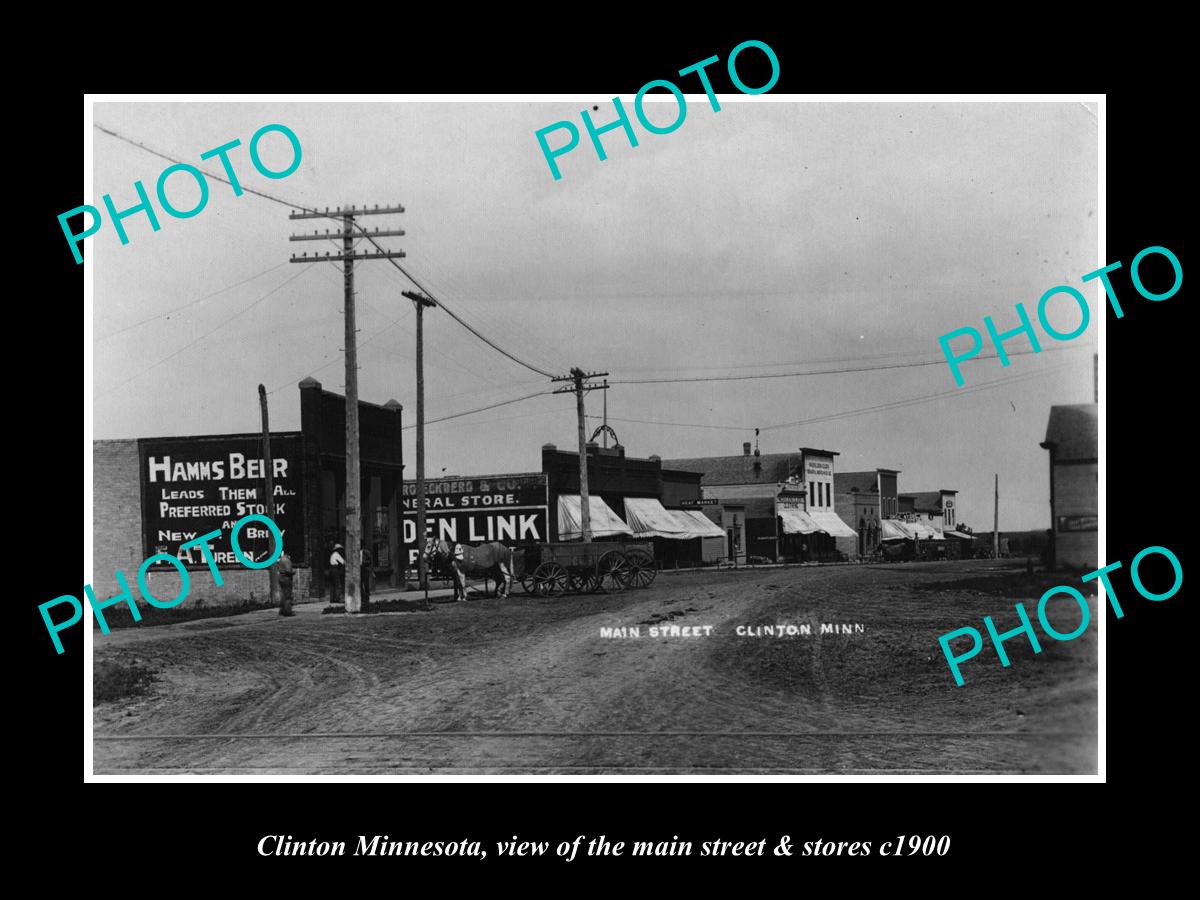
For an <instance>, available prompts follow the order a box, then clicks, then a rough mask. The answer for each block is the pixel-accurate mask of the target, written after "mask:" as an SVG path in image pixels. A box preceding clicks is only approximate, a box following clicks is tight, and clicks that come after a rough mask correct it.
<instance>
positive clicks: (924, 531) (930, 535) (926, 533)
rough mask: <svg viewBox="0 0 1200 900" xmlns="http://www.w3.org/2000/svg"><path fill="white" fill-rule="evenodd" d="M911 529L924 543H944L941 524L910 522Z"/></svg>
mask: <svg viewBox="0 0 1200 900" xmlns="http://www.w3.org/2000/svg"><path fill="white" fill-rule="evenodd" d="M909 527H910V528H912V530H913V533H914V534H916V536H917V537H919V538H920V539H921V540H923V541H944V540H945V539H946V538H945V537H943V535H942V527H941V525H940V524H935V523H933V522H909Z"/></svg>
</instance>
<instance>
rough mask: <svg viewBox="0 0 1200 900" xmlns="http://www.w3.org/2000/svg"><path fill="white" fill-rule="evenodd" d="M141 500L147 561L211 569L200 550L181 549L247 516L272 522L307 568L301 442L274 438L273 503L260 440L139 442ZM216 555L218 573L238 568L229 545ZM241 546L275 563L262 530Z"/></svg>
mask: <svg viewBox="0 0 1200 900" xmlns="http://www.w3.org/2000/svg"><path fill="white" fill-rule="evenodd" d="M138 456H139V463H140V472H141V492H142V539H143V545H144V546H143V549H144V550H145V555H146V556H151V555H153V554H155V553H169V554H170V555H172V556H175V557H178V558H179V559H180V560H181V561H183V563H184V564H185V565H187V566H189V567H192V568H207V563H205V561H204V556H203V554H202V553H201V550H200V548H199V547H192V548H190V549H188V550H181V549H180V545H181V544H185V543H187V542H188V541H191V540H194V539H195V538H197V537H200V536H201V535H203V534H208V533H209V532H211V531H215V530H217V529H220V530H221V531H229V530H230V529H231V528H232V527H233V523H234V522H236V521H237V520H238V519H240V518H241V517H243V516H247V515H251V514H254V513H258V514H261V515H265V516H269V517H270V518H271V519H273V520H274V522H275V524H276V525H278V526H279V529H280V531H282V532H283V546H284V549H285V550H286V551H287V552H288V555H289V556H291V557H292V561H293V562H295V563H303V562H304V510H303V507H302V503H301V501H302V493H303V492H302V490H301V472H300V460H301V440H300V436H299V435H273V436H272V437H271V456H272V457H273V463H272V469H273V472H272V481H273V488H274V497H273V498H271V502H270V503H268V502H267V498H266V480H265V479H266V464H265V461H264V460H263V458H262V438H261V437H254V436H249V435H247V436H219V437H211V438H209V437H200V438H161V439H159V438H152V439H148V440H142V441H138ZM213 543H214V545H215V546H214V549H213V551H212V554H213V557H214V558H215V561H216V564H217V566H218V567H219V568H236V567H239V566H240V565H241V564H240V563H239V562H238V560H237V559H236V557H235V556H234V555H233V552H232V551H231V550H230V549H229V546H230V545H229V540H228V538H227V537H226V539H225V540H224V541H221V542H220V543H219V545H218V543H217V542H215V541H214V542H213ZM239 545H240V546H241V548H242V551H243V552H244V553H245V554H246V555H247V556H249V557H251V558H253V559H255V560H258V559H265V558H266V557H268V556H269V555H270V552H271V547H270V538H269V534H268V533H267V531H266V529H265V528H261V529H260V528H246V529H244V531H243V532H242V534H241V535H240V536H239Z"/></svg>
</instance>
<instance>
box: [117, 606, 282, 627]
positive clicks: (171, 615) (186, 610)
mask: <svg viewBox="0 0 1200 900" xmlns="http://www.w3.org/2000/svg"><path fill="white" fill-rule="evenodd" d="M277 608H278V604H275V603H272V602H270V601H269V600H254V601H250V600H243V601H242V602H241V603H227V604H222V605H220V606H207V605H204V606H186V607H182V608H181V607H174V608H172V609H157V608H156V607H153V606H145V607H143V606H138V611H139V612H141V614H142V620H141V621H140V622H136V621H134V618H133V615H132V614H131V613H130V612H129V610H128V608H127V607H125V606H124V605H122V606H121V607H120V608H112V609H106V610H105V611H104V620H105V621H106V622H108V627H109V628H133V627H136V628H146V627H148V626H154V625H172V624H174V623H177V622H194V621H195V620H197V619H218V618H223V617H224V616H240V615H241V614H242V613H248V612H255V611H257V610H260V609H277ZM96 627H99V626H96Z"/></svg>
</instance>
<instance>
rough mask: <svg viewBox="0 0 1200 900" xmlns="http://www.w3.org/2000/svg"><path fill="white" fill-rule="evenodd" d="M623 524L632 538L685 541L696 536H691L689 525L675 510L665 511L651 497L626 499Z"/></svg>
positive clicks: (664, 508)
mask: <svg viewBox="0 0 1200 900" xmlns="http://www.w3.org/2000/svg"><path fill="white" fill-rule="evenodd" d="M625 522H626V524H628V525H629V527H630V529H631V530H632V531H633V534H634V537H640V538H641V537H657V538H671V539H673V540H677V541H686V540H690V539H691V538H693V537H697V536H698V535H694V534H692V525H691V523H689V522H686V521H684V520H683V519H681V518H680V517H679V516H678V515H677V514H676V511H675V510H671V509H667V508H666V507H664V506H663V505H662V504H661V503H659V502H658V501H657V500H655V499H654V498H653V497H626V498H625Z"/></svg>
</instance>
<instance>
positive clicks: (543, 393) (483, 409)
mask: <svg viewBox="0 0 1200 900" xmlns="http://www.w3.org/2000/svg"><path fill="white" fill-rule="evenodd" d="M553 393H554V391H538V392H537V393H536V394H526V395H525V396H524V397H514V398H513V399H512V400H502V401H500V402H499V403H493V404H491V405H490V406H481V407H479V408H478V409H468V410H466V411H465V412H460V413H454V414H453V415H450V416H442V417H441V418H438V419H429V420H427V421H426V422H425V424H426V425H433V424H435V423H437V422H448V421H450V420H451V419H461V418H462V417H463V416H473V415H475V413H481V412H487V411H488V410H489V409H496V408H497V407H500V406H509V405H510V404H513V403H520V402H521V401H523V400H532V399H533V398H534V397H543V396H549V395H550V394H553ZM416 427H417V426H416V425H405V426H404V430H405V431H407V430H408V429H410V428H416Z"/></svg>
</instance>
